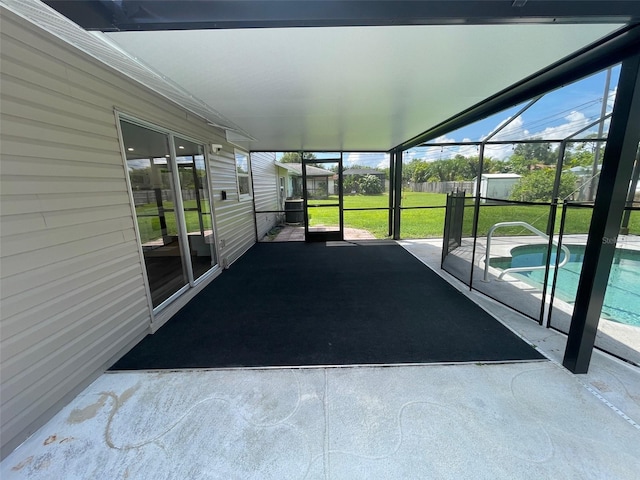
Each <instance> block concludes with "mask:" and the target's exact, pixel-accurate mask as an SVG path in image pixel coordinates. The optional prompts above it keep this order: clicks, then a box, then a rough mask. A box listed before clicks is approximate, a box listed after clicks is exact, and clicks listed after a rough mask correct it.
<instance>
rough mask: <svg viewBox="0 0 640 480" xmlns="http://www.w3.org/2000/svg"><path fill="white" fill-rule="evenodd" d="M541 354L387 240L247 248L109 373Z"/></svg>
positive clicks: (465, 359)
mask: <svg viewBox="0 0 640 480" xmlns="http://www.w3.org/2000/svg"><path fill="white" fill-rule="evenodd" d="M542 358H543V357H542V356H541V355H540V354H539V353H538V352H537V351H535V350H534V349H533V348H532V347H531V346H530V345H528V344H526V343H525V342H523V341H522V340H521V339H520V338H518V337H517V336H516V335H514V334H513V333H512V332H511V331H509V330H508V329H507V328H505V327H504V326H503V325H502V324H500V323H499V322H498V321H497V320H495V319H494V318H493V317H491V316H490V315H489V314H487V313H486V312H485V311H484V310H482V309H481V308H480V307H478V306H477V305H475V304H474V303H473V302H471V301H470V300H469V299H468V298H467V297H465V296H464V295H463V294H462V293H460V292H458V291H457V290H456V289H455V288H454V287H452V286H451V285H449V284H448V283H447V282H446V281H444V280H443V279H442V278H440V277H439V276H438V275H437V274H436V273H434V272H433V271H431V270H430V269H429V268H428V267H426V266H425V265H423V264H422V263H421V262H420V261H418V260H417V259H415V258H414V257H413V256H412V255H411V254H410V253H408V252H407V251H406V250H404V249H403V248H402V247H400V246H399V245H384V244H378V245H375V244H371V245H357V246H339V247H338V246H327V245H325V244H324V243H316V244H305V243H258V244H256V245H255V246H253V247H252V248H251V249H250V250H249V251H248V252H247V253H246V254H245V255H244V256H243V257H242V258H240V259H239V260H238V261H237V262H235V263H234V264H233V265H232V266H231V267H230V268H229V270H227V271H225V272H223V273H222V275H220V276H219V277H218V278H216V279H215V280H214V281H213V282H212V283H211V284H210V285H208V286H207V287H206V288H205V289H204V290H203V291H202V292H201V293H200V294H199V295H198V296H197V297H196V298H194V299H193V300H192V301H191V302H190V303H189V304H187V305H186V306H185V307H184V308H182V310H180V312H178V314H177V315H175V316H174V317H173V318H172V319H171V320H170V321H169V322H168V323H167V324H166V325H165V326H163V327H162V328H161V329H160V330H159V331H158V332H156V333H155V334H154V335H148V336H147V337H146V338H144V339H143V340H142V341H141V342H140V343H139V344H138V345H137V346H136V347H134V348H133V349H132V350H131V351H130V352H129V353H128V354H127V355H125V356H124V357H123V358H122V359H120V361H118V362H117V363H116V364H115V365H114V366H113V367H112V370H141V369H176V368H215V367H239V366H243V367H264V366H299V365H361V364H401V363H435V362H470V361H472V362H487V361H511V360H534V359H542Z"/></svg>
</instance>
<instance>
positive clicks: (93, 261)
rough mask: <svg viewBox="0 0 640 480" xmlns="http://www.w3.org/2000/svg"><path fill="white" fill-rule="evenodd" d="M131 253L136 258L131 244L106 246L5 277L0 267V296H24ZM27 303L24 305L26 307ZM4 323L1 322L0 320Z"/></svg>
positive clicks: (136, 252) (6, 274)
mask: <svg viewBox="0 0 640 480" xmlns="http://www.w3.org/2000/svg"><path fill="white" fill-rule="evenodd" d="M132 254H135V255H137V256H138V259H139V258H140V257H139V252H138V247H137V245H136V244H135V243H133V242H129V243H126V244H125V243H117V244H115V245H112V246H110V247H105V248H102V249H100V248H98V249H96V250H93V251H90V252H87V253H85V254H84V255H81V254H80V253H78V254H77V255H74V256H72V257H70V258H67V259H53V260H54V261H53V262H51V263H48V264H41V265H37V266H36V267H33V268H31V269H28V270H26V269H24V268H23V269H22V270H21V271H19V272H18V273H15V274H12V275H9V274H8V273H7V272H6V271H5V269H4V263H3V268H2V270H0V274H1V276H2V278H1V279H0V295H2V298H3V299H5V298H9V297H11V296H13V295H18V294H20V293H26V294H27V295H28V294H29V292H30V291H31V290H33V289H36V288H38V287H40V286H43V285H47V284H50V283H56V282H58V283H59V282H60V281H61V279H65V278H68V277H72V276H74V275H78V274H82V273H83V272H84V271H87V272H92V271H93V270H95V269H100V267H101V266H102V265H105V264H107V265H108V264H109V263H110V262H112V261H113V259H114V258H119V257H128V256H129V255H132ZM30 306H31V304H25V308H29V307H30ZM3 322H4V319H3Z"/></svg>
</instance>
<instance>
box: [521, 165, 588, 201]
mask: <svg viewBox="0 0 640 480" xmlns="http://www.w3.org/2000/svg"><path fill="white" fill-rule="evenodd" d="M555 177H556V172H555V169H552V168H545V169H542V170H535V171H533V172H531V173H529V174H527V175H525V176H523V177H522V178H521V179H520V181H518V183H516V185H515V186H514V187H513V190H512V191H511V200H518V201H521V202H550V201H551V200H552V199H553V198H552V197H553V184H554V183H555ZM576 182H577V177H576V176H575V175H574V174H573V173H571V172H564V173H563V174H562V176H561V177H560V187H559V189H558V198H560V199H561V200H563V199H565V198H567V197H569V196H570V195H571V194H572V193H573V192H574V191H575V189H576Z"/></svg>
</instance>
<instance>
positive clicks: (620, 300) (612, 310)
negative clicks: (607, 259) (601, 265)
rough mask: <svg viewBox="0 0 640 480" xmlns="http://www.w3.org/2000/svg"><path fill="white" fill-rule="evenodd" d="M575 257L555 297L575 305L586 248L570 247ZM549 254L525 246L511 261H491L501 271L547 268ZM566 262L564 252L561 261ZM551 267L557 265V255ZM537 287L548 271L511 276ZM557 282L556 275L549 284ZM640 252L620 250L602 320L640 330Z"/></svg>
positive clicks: (542, 248)
mask: <svg viewBox="0 0 640 480" xmlns="http://www.w3.org/2000/svg"><path fill="white" fill-rule="evenodd" d="M567 247H568V248H569V251H570V252H571V255H570V256H569V262H568V263H567V264H566V265H565V266H564V267H562V268H561V269H560V271H559V272H558V281H557V284H556V291H555V296H556V297H557V298H559V299H560V300H563V301H565V302H567V303H570V304H573V303H574V301H575V298H576V292H577V290H578V280H579V279H580V271H581V270H582V261H583V258H584V245H567ZM546 254H547V245H541V244H538V245H522V246H519V247H515V248H513V249H512V250H511V255H512V257H511V258H496V259H493V258H492V259H491V266H492V267H495V268H499V269H506V268H511V267H525V266H535V265H543V264H544V262H545V258H546ZM563 258H564V253H562V252H561V257H560V259H561V260H562V259H563ZM551 265H555V252H554V254H552V258H551ZM509 275H511V276H513V277H515V278H518V279H520V280H522V281H524V282H526V283H528V284H529V285H531V286H533V287H538V288H540V289H541V288H542V284H543V282H544V270H533V271H531V272H510V273H509ZM551 281H553V271H551V272H550V274H549V282H551ZM639 286H640V251H636V250H623V249H616V254H615V257H614V260H613V265H612V266H611V274H610V275H609V283H608V285H607V291H606V293H605V296H604V304H603V306H602V317H603V318H606V319H608V320H613V321H616V322H620V323H626V324H628V325H633V326H636V327H640V291H639V288H638V287H639Z"/></svg>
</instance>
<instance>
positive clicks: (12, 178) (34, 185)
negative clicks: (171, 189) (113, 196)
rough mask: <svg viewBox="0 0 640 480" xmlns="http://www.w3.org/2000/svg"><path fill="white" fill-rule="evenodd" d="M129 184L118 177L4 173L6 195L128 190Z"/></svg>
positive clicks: (4, 191) (0, 184) (2, 186)
mask: <svg viewBox="0 0 640 480" xmlns="http://www.w3.org/2000/svg"><path fill="white" fill-rule="evenodd" d="M126 188H127V185H126V184H125V183H124V182H123V181H122V180H120V179H117V178H86V177H85V178H83V177H76V178H55V177H54V178H46V177H41V178H38V177H33V176H29V175H3V177H2V183H0V189H1V190H2V193H3V194H4V195H12V194H17V195H23V194H25V193H27V194H28V193H68V192H80V193H86V192H126Z"/></svg>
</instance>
